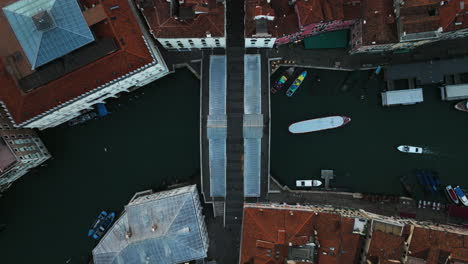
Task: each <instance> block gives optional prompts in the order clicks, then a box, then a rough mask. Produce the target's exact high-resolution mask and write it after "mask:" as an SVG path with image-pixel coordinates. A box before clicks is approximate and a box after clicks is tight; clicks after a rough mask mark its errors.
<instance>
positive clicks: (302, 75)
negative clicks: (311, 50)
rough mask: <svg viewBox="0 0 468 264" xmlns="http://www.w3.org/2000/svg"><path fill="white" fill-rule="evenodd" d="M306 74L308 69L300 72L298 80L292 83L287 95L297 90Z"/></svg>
mask: <svg viewBox="0 0 468 264" xmlns="http://www.w3.org/2000/svg"><path fill="white" fill-rule="evenodd" d="M306 76H307V71H303V72H302V73H301V74H299V76H298V77H297V78H296V80H294V83H293V84H291V86H290V87H289V89H288V90H287V91H286V95H287V96H289V97H291V96H292V95H293V94H294V93H295V92H296V91H297V89H298V88H299V86H301V84H302V82H303V81H304V79H305V77H306Z"/></svg>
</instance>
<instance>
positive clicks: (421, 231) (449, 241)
mask: <svg viewBox="0 0 468 264" xmlns="http://www.w3.org/2000/svg"><path fill="white" fill-rule="evenodd" d="M409 255H410V256H414V257H418V258H422V259H424V260H426V261H427V263H428V264H429V263H430V264H432V263H445V262H439V258H443V257H444V256H447V255H450V257H451V259H452V260H459V261H468V235H460V234H456V233H451V232H444V231H438V230H431V229H427V228H422V227H416V228H414V231H413V237H412V239H411V243H410V246H409Z"/></svg>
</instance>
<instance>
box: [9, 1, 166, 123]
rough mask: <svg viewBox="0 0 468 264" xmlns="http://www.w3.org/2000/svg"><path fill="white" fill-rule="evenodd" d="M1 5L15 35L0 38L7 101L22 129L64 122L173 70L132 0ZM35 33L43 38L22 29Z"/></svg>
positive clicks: (12, 118)
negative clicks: (84, 36)
mask: <svg viewBox="0 0 468 264" xmlns="http://www.w3.org/2000/svg"><path fill="white" fill-rule="evenodd" d="M0 7H1V8H2V10H3V12H0V17H1V18H2V19H5V20H6V21H7V22H8V23H4V24H2V25H0V32H1V33H2V36H4V37H5V38H6V39H7V40H8V41H4V42H2V43H1V44H0V46H1V47H2V49H0V50H1V51H0V57H2V58H3V60H2V62H1V63H0V71H1V72H2V73H4V74H2V75H0V83H1V84H2V86H3V87H4V92H3V93H0V101H1V102H2V106H3V108H4V109H5V111H6V112H7V115H8V117H9V118H10V120H11V122H12V123H13V125H14V126H15V127H24V128H39V129H46V128H49V127H54V126H57V125H59V124H62V123H64V122H66V121H68V120H70V119H72V118H74V117H76V116H79V115H81V114H83V113H84V112H86V111H89V110H91V109H92V108H93V106H94V105H95V104H97V103H104V102H105V100H106V99H108V98H111V97H115V96H117V95H118V94H119V93H121V92H128V91H131V90H133V89H136V88H138V87H141V86H143V85H145V84H148V83H150V82H152V81H154V80H156V79H159V78H161V77H162V76H164V75H166V74H168V73H169V70H168V67H167V66H166V64H165V62H164V60H163V59H162V56H161V55H160V53H159V51H158V49H157V47H156V45H155V43H154V42H153V39H152V38H151V36H150V34H149V33H148V32H147V31H146V29H145V27H144V24H143V22H142V21H141V20H140V18H139V16H138V13H137V9H136V7H135V6H134V3H133V1H130V0H129V1H100V0H81V1H79V2H77V1H75V0H63V1H56V0H42V1H38V2H35V3H33V2H31V1H27V0H18V1H14V2H12V3H8V4H1V6H0ZM41 10H42V11H41ZM64 10H66V12H65V11H64ZM67 12H68V13H67ZM63 14H69V15H63ZM2 16H3V17H2ZM28 16H30V17H31V18H32V20H25V22H24V23H23V22H21V23H19V22H18V21H19V20H18V19H23V18H24V17H28ZM28 21H33V22H34V23H29V22H28ZM47 21H49V22H47ZM44 23H45V24H44ZM12 29H13V30H12ZM29 31H34V32H36V33H37V36H36V35H28V34H23V33H24V32H29ZM84 34H86V36H87V38H86V39H83V40H81V38H82V35H84ZM37 39H39V40H40V41H41V42H40V43H42V44H41V45H40V46H39V45H38V44H37V45H36V44H35V43H36V42H35V41H36V40H37ZM31 43H33V44H31ZM30 44H31V45H30ZM72 44H73V45H72ZM34 45H36V46H34ZM32 54H38V55H37V56H35V55H34V56H33V55H32Z"/></svg>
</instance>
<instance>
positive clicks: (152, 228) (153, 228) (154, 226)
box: [151, 224, 158, 232]
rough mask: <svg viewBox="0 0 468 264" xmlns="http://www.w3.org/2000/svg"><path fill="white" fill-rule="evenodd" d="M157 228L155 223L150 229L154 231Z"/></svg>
mask: <svg viewBox="0 0 468 264" xmlns="http://www.w3.org/2000/svg"><path fill="white" fill-rule="evenodd" d="M157 229H158V225H157V224H154V225H153V226H152V227H151V231H153V232H154V231H156V230H157Z"/></svg>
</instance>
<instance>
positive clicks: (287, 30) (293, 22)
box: [245, 0, 299, 38]
mask: <svg viewBox="0 0 468 264" xmlns="http://www.w3.org/2000/svg"><path fill="white" fill-rule="evenodd" d="M259 9H261V10H262V11H263V10H272V11H273V15H274V16H275V19H274V20H273V21H268V33H269V34H270V35H271V36H273V37H282V36H284V35H289V34H292V33H295V32H298V31H299V26H298V23H297V16H296V13H295V11H294V7H292V6H290V5H289V4H288V0H271V3H268V2H267V0H246V1H245V36H246V37H249V38H250V37H252V36H254V35H255V33H256V22H255V19H254V18H255V16H257V12H258V10H259ZM269 12H271V11H269Z"/></svg>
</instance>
